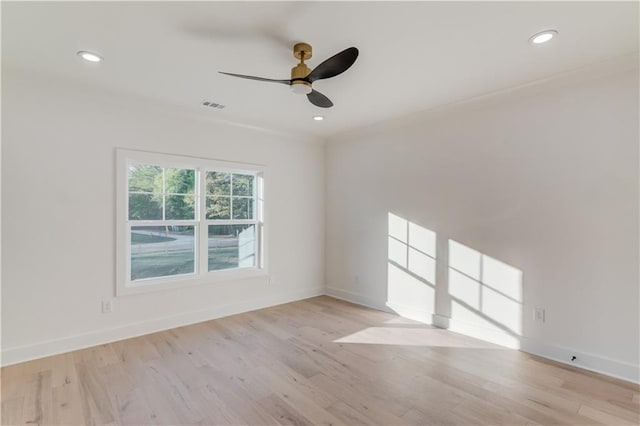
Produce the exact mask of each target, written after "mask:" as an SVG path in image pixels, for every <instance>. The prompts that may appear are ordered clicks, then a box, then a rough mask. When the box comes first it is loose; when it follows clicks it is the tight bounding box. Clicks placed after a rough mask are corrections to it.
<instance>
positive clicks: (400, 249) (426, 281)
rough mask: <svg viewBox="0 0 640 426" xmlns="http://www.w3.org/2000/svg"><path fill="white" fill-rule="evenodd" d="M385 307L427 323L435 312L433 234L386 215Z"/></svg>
mask: <svg viewBox="0 0 640 426" xmlns="http://www.w3.org/2000/svg"><path fill="white" fill-rule="evenodd" d="M387 240H388V248H387V249H388V251H387V254H388V256H387V257H388V262H387V306H389V307H390V308H391V309H393V310H395V311H396V312H398V313H399V314H400V315H403V316H406V317H408V318H412V319H417V320H419V321H425V322H431V314H432V313H433V312H434V308H435V283H436V234H435V232H433V231H431V230H429V229H427V228H424V227H422V226H420V225H417V224H415V223H412V222H410V221H408V220H406V219H404V218H402V217H400V216H397V215H394V214H393V213H389V214H388V236H387Z"/></svg>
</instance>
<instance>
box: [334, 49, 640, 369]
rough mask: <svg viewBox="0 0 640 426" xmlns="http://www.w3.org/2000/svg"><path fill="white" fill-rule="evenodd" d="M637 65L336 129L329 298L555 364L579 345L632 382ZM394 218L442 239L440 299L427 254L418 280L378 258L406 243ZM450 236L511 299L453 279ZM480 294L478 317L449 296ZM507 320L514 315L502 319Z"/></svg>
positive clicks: (593, 365)
mask: <svg viewBox="0 0 640 426" xmlns="http://www.w3.org/2000/svg"><path fill="white" fill-rule="evenodd" d="M632 59H633V58H632ZM635 62H637V61H636V60H631V61H627V60H622V61H619V62H615V61H614V63H612V64H605V65H602V66H599V67H593V68H591V69H586V70H582V71H579V72H576V73H572V74H570V75H566V76H561V77H558V78H554V79H551V80H549V81H546V82H542V83H540V84H534V85H530V86H528V87H523V88H520V89H518V90H512V91H507V92H504V93H501V94H497V95H495V96H488V97H484V98H482V99H478V100H475V101H472V102H467V103H464V104H459V105H455V106H450V107H447V108H443V109H441V110H438V111H430V112H424V113H422V114H417V115H415V116H412V117H409V118H405V119H402V120H397V121H395V122H386V123H382V124H378V125H375V126H372V127H370V128H367V129H361V130H357V131H352V132H349V133H345V134H342V135H338V136H336V137H333V138H331V139H330V140H329V143H328V145H327V149H326V159H325V161H326V172H325V175H326V200H327V205H326V208H327V216H326V230H327V237H326V239H327V240H326V249H325V253H326V279H327V287H328V289H327V290H328V293H329V294H333V295H336V296H338V297H343V298H346V299H350V300H353V301H357V302H359V303H364V304H368V305H371V306H374V307H378V308H382V309H389V308H393V309H394V310H396V311H398V312H400V313H402V314H404V315H408V316H413V317H416V318H420V319H423V320H427V321H429V320H431V321H433V322H434V323H436V324H438V325H444V326H449V327H451V328H452V329H454V330H460V331H463V332H466V333H469V334H475V335H478V336H480V337H483V338H488V339H491V340H495V341H497V342H500V343H504V344H509V345H511V346H521V347H522V348H523V349H524V350H527V351H530V352H535V353H538V354H542V355H544V356H547V357H550V358H555V359H559V360H561V361H563V362H568V360H569V358H570V356H571V355H573V354H575V355H576V356H577V357H578V359H577V360H576V362H575V364H576V365H579V366H583V367H586V368H589V369H593V370H599V371H603V372H605V373H608V374H611V375H615V376H619V377H625V378H627V379H630V380H634V381H638V380H639V374H638V364H639V362H638V359H639V356H640V354H639V343H640V342H639V335H640V325H639V324H640V322H639V317H638V311H639V306H638V305H639V296H640V295H639V290H638V287H639V281H638V279H639V277H638V259H639V251H638V232H639V229H638V218H639V212H638V193H639V184H638V182H639V181H638V114H639V111H638V70H637V68H636V66H635V65H633V63H635ZM389 213H393V214H394V215H395V216H397V217H399V218H400V219H397V217H395V216H392V222H393V223H392V228H393V227H396V228H398V227H400V228H401V229H404V228H402V226H403V225H402V224H401V223H400V224H398V223H396V222H397V221H398V220H402V219H404V220H407V221H409V222H411V223H412V224H414V225H411V226H419V227H422V228H424V229H426V230H430V231H433V232H434V233H435V234H436V235H437V253H436V256H435V257H436V258H437V261H436V267H435V276H436V278H435V280H433V281H435V288H436V289H437V290H436V295H435V304H434V303H432V302H431V303H430V302H428V297H430V296H429V293H428V291H425V290H428V287H429V285H430V284H429V280H427V279H423V278H421V276H420V274H421V273H422V272H420V268H421V267H424V268H427V266H428V262H427V260H428V259H427V258H425V259H426V260H425V261H424V263H422V264H421V263H419V262H418V263H415V264H414V265H413V269H414V270H415V271H418V272H417V273H413V272H411V271H409V272H406V271H405V272H403V271H402V269H403V268H401V267H400V270H398V266H397V262H395V261H394V262H395V263H394V262H392V261H389V259H388V254H390V255H392V256H395V255H396V252H397V251H398V250H400V251H399V252H400V253H402V250H404V249H403V248H402V247H401V244H402V242H401V241H397V240H394V241H393V242H392V243H389V239H388V235H387V234H388V232H389V230H388V226H389V222H388V221H389ZM394 223H395V224H394ZM405 226H406V225H405ZM390 231H392V232H396V231H393V229H390ZM403 232H405V231H404V230H401V231H400V234H402V233H403ZM409 238H411V236H409ZM449 240H454V241H456V242H457V243H461V244H463V245H465V246H467V247H468V248H470V249H473V250H475V251H476V252H472V251H471V252H469V250H467V249H464V250H467V251H468V252H469V253H466V254H463V256H462V257H464V256H466V261H469V262H470V263H471V264H472V266H473V267H472V269H473V268H477V265H478V262H480V259H481V254H484V255H485V257H484V260H485V261H487V262H489V263H491V262H492V263H491V264H492V265H494V266H495V265H498V266H497V268H498V269H496V268H493V269H491V268H490V266H491V265H490V264H485V265H484V267H485V274H491V270H493V275H494V278H493V279H494V281H495V279H497V282H495V283H494V285H493V287H495V286H496V285H497V286H498V287H499V286H503V287H504V288H503V290H504V292H506V293H509V292H512V294H511V296H513V297H512V299H513V300H510V301H509V299H508V298H506V297H504V295H498V296H496V294H497V293H496V294H490V291H492V290H491V289H487V288H485V287H483V285H484V284H482V283H479V282H477V281H478V280H473V279H472V278H473V277H470V276H469V275H473V272H469V273H468V274H467V275H464V274H463V276H462V278H461V277H460V274H458V275H456V272H455V271H454V272H452V270H451V269H450V268H449V260H450V258H449V256H448V253H447V252H448V250H449V248H450V245H449ZM388 244H392V246H389V249H390V252H389V253H388ZM393 244H395V245H393ZM398 244H399V245H400V246H399V247H400V248H399V249H398V248H397V247H396V245H398ZM451 244H454V245H455V243H451ZM474 253H475V254H474ZM458 255H459V254H452V256H458ZM474 256H475V257H474ZM494 260H497V261H499V262H503V263H496V262H494ZM403 261H404V260H402V259H401V260H399V261H398V262H401V263H402V262H403ZM462 261H465V260H464V259H463V260H462ZM505 264H506V265H505ZM474 265H475V266H474ZM405 266H406V265H405ZM388 269H389V271H388ZM408 269H412V265H409V267H408ZM463 269H464V268H463ZM388 273H389V275H388ZM519 274H521V278H522V280H521V281H520V275H519ZM427 275H428V274H427ZM425 276H426V275H425ZM496 277H497V278H496ZM455 280H458V281H455ZM459 280H462V282H460V281H459ZM487 280H488V281H491V278H487ZM500 280H502V281H500ZM520 282H521V285H522V291H523V293H522V295H521V296H519V295H518V291H519V290H518V288H517V287H518V286H519V285H520ZM431 284H434V283H431ZM490 284H491V283H490ZM481 287H483V288H481ZM398 289H399V290H398ZM478 291H486V292H485V293H484V303H485V307H486V308H487V311H485V310H484V308H483V309H479V310H478V311H477V312H475V313H474V312H466V313H465V312H464V310H460V309H456V305H455V302H456V300H455V296H456V292H457V296H458V297H462V298H465V297H466V298H469V299H470V300H471V302H469V303H471V304H473V303H475V300H477V294H476V292H478ZM403 292H405V293H406V294H408V296H406V297H404V298H403V297H402V293H403ZM421 292H422V293H421ZM465 292H466V293H465ZM397 293H401V294H400V295H398V294H397ZM460 293H462V294H460ZM388 294H389V295H390V297H388ZM416 295H418V296H416ZM507 295H508V294H507ZM394 298H395V299H396V300H394ZM474 298H475V299H474ZM492 298H493V299H492ZM518 299H519V300H518ZM500 300H503V301H505V302H504V304H503V305H501V303H502V302H500ZM518 301H520V302H522V303H518ZM491 303H493V304H494V306H488V305H490V304H491ZM496 304H497V305H496ZM434 305H435V306H434ZM487 306H488V307H487ZM534 307H541V308H544V309H545V310H546V322H544V323H541V322H534V321H533V309H534ZM458 308H459V306H458ZM471 311H473V310H471ZM519 311H521V312H519ZM509 315H512V316H513V315H518V318H516V322H517V323H518V324H515V325H513V324H510V323H509V321H512V320H513V318H510V319H509V318H502V317H504V316H509ZM504 324H506V325H507V327H506V328H507V329H509V330H511V332H506V331H504V330H505V327H501V325H504ZM512 325H513V326H512ZM520 329H521V331H520ZM514 330H515V331H514ZM507 331H508V330H507ZM510 338H511V339H510Z"/></svg>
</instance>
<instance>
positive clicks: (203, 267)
mask: <svg viewBox="0 0 640 426" xmlns="http://www.w3.org/2000/svg"><path fill="white" fill-rule="evenodd" d="M198 173H199V178H198V182H199V187H198V188H197V189H198V195H199V197H198V199H199V202H198V204H199V209H198V224H199V225H198V229H199V236H200V238H199V241H198V248H199V250H198V259H199V262H198V266H199V268H198V273H199V274H205V273H207V272H208V271H209V262H208V259H209V238H208V231H209V228H208V225H207V173H206V171H205V170H203V169H200V170H199V171H198Z"/></svg>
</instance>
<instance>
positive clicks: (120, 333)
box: [2, 287, 325, 366]
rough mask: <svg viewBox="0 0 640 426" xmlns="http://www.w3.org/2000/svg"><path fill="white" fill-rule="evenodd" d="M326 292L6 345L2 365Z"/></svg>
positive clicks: (284, 296)
mask: <svg viewBox="0 0 640 426" xmlns="http://www.w3.org/2000/svg"><path fill="white" fill-rule="evenodd" d="M324 294H325V289H324V288H322V287H320V288H308V289H302V290H298V291H294V292H287V293H286V294H275V295H270V296H267V297H261V298H255V299H249V300H246V301H242V302H239V303H234V304H231V305H223V306H216V307H215V308H212V309H203V310H198V311H192V312H186V313H182V314H178V315H172V316H166V317H160V318H155V319H152V320H149V321H141V322H136V323H132V324H127V325H124V326H119V327H114V328H107V329H102V330H98V331H94V332H91V333H83V334H77V335H74V336H68V337H63V338H61V339H55V340H49V341H46V342H40V343H36V344H33V345H25V346H18V347H13V348H6V349H5V348H3V350H2V366H7V365H12V364H17V363H20V362H25V361H30V360H33V359H38V358H44V357H46V356H51V355H57V354H61V353H65V352H69V351H74V350H78V349H84V348H88V347H91V346H96V345H102V344H105V343H111V342H115V341H118V340H123V339H130V338H132V337H137V336H142V335H145V334H150V333H155V332H158V331H164V330H168V329H171V328H175V327H182V326H185V325H189V324H195V323H199V322H203V321H209V320H212V319H216V318H222V317H226V316H229V315H235V314H240V313H243V312H248V311H253V310H256V309H262V308H267V307H270V306H275V305H280V304H283V303H289V302H295V301H296V300H302V299H308V298H310V297H314V296H321V295H324Z"/></svg>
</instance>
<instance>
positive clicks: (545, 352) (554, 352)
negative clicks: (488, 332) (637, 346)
mask: <svg viewBox="0 0 640 426" xmlns="http://www.w3.org/2000/svg"><path fill="white" fill-rule="evenodd" d="M520 350H521V351H523V352H527V353H530V354H533V355H538V356H541V357H543V358H547V359H550V360H553V361H557V362H561V363H563V364H567V365H571V366H574V367H578V368H582V369H584V370H589V371H593V372H595V373H600V374H604V375H606V376H611V377H615V378H616V379H622V380H626V381H628V382H633V383H638V384H640V366H639V365H634V364H631V363H628V362H623V361H618V360H615V359H611V358H607V357H604V356H600V355H595V354H591V353H588V352H580V351H576V350H574V349H571V348H566V347H563V346H558V345H551V344H547V343H544V342H540V341H536V340H533V339H528V338H523V339H522V340H521V344H520ZM573 356H575V357H576V360H575V361H571V358H572V357H573Z"/></svg>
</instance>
